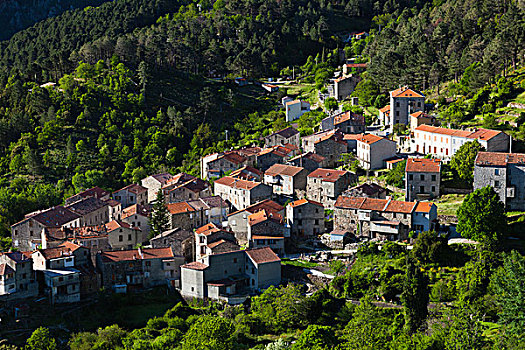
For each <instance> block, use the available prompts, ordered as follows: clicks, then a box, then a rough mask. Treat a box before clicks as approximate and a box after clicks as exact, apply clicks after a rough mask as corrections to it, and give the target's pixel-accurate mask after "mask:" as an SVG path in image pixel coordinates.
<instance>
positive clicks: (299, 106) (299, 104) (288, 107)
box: [284, 100, 310, 122]
mask: <svg viewBox="0 0 525 350" xmlns="http://www.w3.org/2000/svg"><path fill="white" fill-rule="evenodd" d="M284 110H285V114H286V121H287V122H291V121H294V120H296V119H299V118H300V117H301V116H302V115H303V114H305V113H306V112H310V103H309V102H306V101H302V100H294V101H289V102H286V104H285V105H284Z"/></svg>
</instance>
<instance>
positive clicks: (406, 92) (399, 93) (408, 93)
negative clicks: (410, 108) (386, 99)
mask: <svg viewBox="0 0 525 350" xmlns="http://www.w3.org/2000/svg"><path fill="white" fill-rule="evenodd" d="M390 94H391V96H392V97H423V98H424V97H425V96H424V95H423V94H422V93H421V92H418V91H415V90H412V89H410V88H408V87H406V86H404V87H401V88H399V89H396V90H394V91H391V92H390Z"/></svg>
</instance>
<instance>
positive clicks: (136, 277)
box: [0, 63, 525, 304]
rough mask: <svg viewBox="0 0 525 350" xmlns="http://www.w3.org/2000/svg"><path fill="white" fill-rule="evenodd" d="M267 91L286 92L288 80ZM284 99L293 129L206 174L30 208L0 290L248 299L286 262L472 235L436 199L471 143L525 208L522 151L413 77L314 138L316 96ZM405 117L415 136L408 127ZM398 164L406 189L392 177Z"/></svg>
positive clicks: (324, 126)
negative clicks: (447, 114)
mask: <svg viewBox="0 0 525 350" xmlns="http://www.w3.org/2000/svg"><path fill="white" fill-rule="evenodd" d="M356 68H357V69H359V71H362V70H366V65H362V64H357V65H356V64H351V63H350V64H345V65H344V66H343V70H342V72H339V73H338V75H339V78H337V79H335V80H334V81H333V85H331V88H330V89H329V94H328V96H329V97H326V98H335V99H336V100H338V101H339V100H340V101H342V100H344V99H346V98H347V97H348V98H349V97H350V96H351V94H352V92H353V90H354V88H355V86H356V83H355V82H357V81H359V73H356ZM352 70H353V73H352V74H348V73H349V72H351V71H352ZM347 81H348V82H347ZM235 82H236V83H237V84H239V85H241V86H242V85H245V84H247V82H246V80H244V79H240V78H239V79H236V81H235ZM351 82H354V83H351ZM262 88H264V89H265V90H267V91H268V92H269V93H274V92H276V91H278V90H279V85H272V84H262ZM351 103H352V104H355V105H358V99H357V98H351ZM282 108H283V109H284V111H285V114H286V121H287V122H288V123H289V126H287V127H285V128H283V129H281V130H275V131H274V132H273V133H271V134H269V135H268V136H265V137H263V138H262V139H261V140H260V146H258V145H253V146H251V147H244V148H238V149H231V150H227V151H224V152H220V153H214V154H208V155H205V156H203V157H202V158H201V160H200V165H199V168H200V177H195V176H192V175H189V174H186V173H179V174H170V173H159V174H151V175H150V176H147V177H145V178H143V179H142V180H140V181H139V182H137V183H132V184H129V185H128V186H125V187H123V188H121V189H119V190H117V191H114V192H111V193H110V192H107V191H105V190H104V189H102V188H99V187H94V188H90V189H86V190H84V191H83V192H80V193H77V194H75V195H74V196H72V197H70V198H67V199H66V200H65V202H64V204H63V205H60V206H56V207H52V208H49V209H46V210H41V211H37V212H32V213H27V214H26V216H25V218H24V219H23V220H22V221H20V222H18V223H15V224H14V225H12V226H11V237H12V242H13V248H15V249H16V252H10V253H3V254H1V255H0V261H1V265H0V266H1V267H2V270H1V272H2V273H1V276H2V279H1V284H0V286H1V288H0V298H1V299H2V300H4V301H15V300H18V299H23V298H37V297H41V296H45V297H46V298H48V299H49V301H50V302H51V303H53V304H55V303H57V304H59V303H72V302H79V301H80V300H83V299H84V298H89V297H90V296H91V295H93V294H94V293H96V292H97V291H98V290H99V289H100V288H104V289H105V290H108V291H113V292H116V293H128V292H131V291H137V290H141V289H147V288H150V287H154V286H166V287H168V288H170V289H173V290H178V291H179V292H180V293H181V295H182V296H183V297H185V298H200V299H211V300H220V301H224V302H226V303H230V304H238V303H242V302H243V301H245V300H246V298H248V297H249V296H250V295H253V294H254V293H258V292H260V291H262V290H264V289H266V288H268V287H269V286H271V285H279V284H280V283H281V281H282V279H283V276H282V272H281V262H282V260H281V259H285V258H286V260H288V259H290V258H292V259H297V257H300V256H311V254H312V253H316V252H317V253H319V252H320V251H321V252H325V253H327V254H330V255H331V254H332V253H334V254H342V255H341V256H344V255H347V256H352V255H353V254H354V253H355V251H356V248H357V247H358V246H359V245H360V244H361V243H363V242H369V241H376V242H385V241H395V242H404V243H405V244H411V243H412V242H413V241H414V239H415V238H416V237H417V236H418V234H419V233H421V232H425V231H436V232H439V233H440V234H441V235H443V236H445V237H458V235H457V233H456V230H455V224H456V222H450V221H447V220H445V221H443V220H440V213H439V209H438V206H437V205H436V204H435V203H434V201H436V200H439V199H440V197H441V195H442V194H443V193H444V192H447V193H451V191H452V192H453V191H454V189H453V188H446V187H445V186H444V184H443V183H442V181H441V178H442V177H443V170H442V169H443V165H444V164H446V163H448V162H450V160H451V159H452V158H453V157H454V155H455V154H456V153H457V152H458V150H460V149H461V147H462V146H464V145H465V144H467V143H470V142H477V143H479V145H480V146H481V147H482V149H483V150H484V151H483V152H479V154H478V155H477V157H476V160H475V167H474V174H473V179H474V181H473V189H478V188H483V187H485V186H492V187H494V188H495V189H496V191H497V193H498V194H499V196H500V199H501V201H502V202H503V203H504V204H505V207H506V208H507V209H508V210H525V204H524V203H525V201H523V200H522V197H523V196H522V195H521V187H520V186H519V183H521V182H523V181H524V178H523V176H524V175H523V172H522V171H521V170H520V166H521V165H522V163H523V164H525V163H524V161H523V159H525V155H523V154H516V153H508V152H509V151H510V147H511V141H510V137H509V136H508V135H507V134H505V133H504V132H502V131H498V130H489V129H482V128H475V129H463V130H455V129H450V128H445V127H442V126H440V125H439V122H438V121H437V119H436V118H435V116H433V115H432V114H431V113H432V111H431V109H428V105H427V104H426V103H425V96H424V95H423V94H422V93H421V92H419V91H416V90H414V89H412V88H410V87H408V86H405V87H400V88H398V89H396V90H393V91H391V92H390V99H389V104H388V105H386V106H385V107H384V108H381V109H380V110H379V115H378V118H377V119H376V121H375V124H374V125H372V126H371V125H367V123H366V118H365V116H364V115H363V114H360V113H356V112H352V111H341V110H340V109H336V110H335V111H329V112H327V114H326V117H325V118H323V119H322V121H321V122H320V123H319V124H318V125H317V129H315V130H314V133H313V134H309V135H301V134H300V132H299V131H298V130H297V125H296V124H294V121H296V120H297V119H299V118H300V117H301V116H302V115H303V114H304V113H308V112H309V111H310V108H311V106H310V103H308V102H306V101H303V100H297V99H292V98H289V97H285V98H283V99H282ZM399 125H402V126H404V128H405V129H406V130H410V132H409V133H408V134H406V135H404V136H402V137H401V136H396V133H394V128H396V129H399ZM356 162H357V164H355V163H356ZM351 163H353V164H354V166H353V170H349V169H350V168H349V165H350V164H351ZM398 166H403V167H404V169H403V170H404V171H403V170H402V172H403V173H404V174H403V175H404V176H403V179H404V180H403V181H404V184H403V185H404V186H402V187H403V188H395V187H393V186H390V185H387V184H386V183H385V182H384V180H378V179H380V178H379V177H377V176H378V175H380V174H382V173H383V174H384V173H385V171H387V172H388V171H390V172H393V171H395V169H396V167H398ZM462 193H464V191H463V192H462ZM338 252H339V253H338ZM314 255H315V254H314ZM307 272H308V271H307ZM309 272H310V273H311V271H309ZM318 273H319V274H320V275H323V273H322V272H319V271H318ZM326 277H328V280H329V279H330V278H333V277H330V276H328V275H327V276H326ZM288 278H289V277H288Z"/></svg>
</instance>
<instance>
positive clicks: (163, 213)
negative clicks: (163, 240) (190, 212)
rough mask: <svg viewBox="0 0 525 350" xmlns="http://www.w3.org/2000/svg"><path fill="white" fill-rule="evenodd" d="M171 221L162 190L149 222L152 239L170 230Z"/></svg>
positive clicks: (158, 193)
mask: <svg viewBox="0 0 525 350" xmlns="http://www.w3.org/2000/svg"><path fill="white" fill-rule="evenodd" d="M169 221H170V219H169V212H168V207H167V206H166V201H165V199H164V194H163V193H162V190H159V191H158V192H157V198H156V200H155V203H154V204H153V208H152V213H151V218H150V220H149V225H150V227H151V232H150V238H151V237H155V236H156V235H159V234H161V233H162V232H164V231H166V230H168V229H169Z"/></svg>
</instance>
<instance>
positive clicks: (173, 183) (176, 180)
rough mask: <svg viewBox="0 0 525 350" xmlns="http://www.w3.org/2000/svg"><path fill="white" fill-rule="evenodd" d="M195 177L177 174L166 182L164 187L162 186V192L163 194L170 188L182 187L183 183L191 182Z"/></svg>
mask: <svg viewBox="0 0 525 350" xmlns="http://www.w3.org/2000/svg"><path fill="white" fill-rule="evenodd" d="M195 179H196V177H195V176H193V175H190V174H186V173H178V174H177V175H174V176H173V177H172V178H171V179H169V180H167V181H166V182H165V183H164V185H162V187H161V188H162V191H163V192H164V193H166V192H168V191H169V190H171V189H172V188H175V187H178V186H180V185H182V184H183V183H186V182H188V181H191V180H195Z"/></svg>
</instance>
